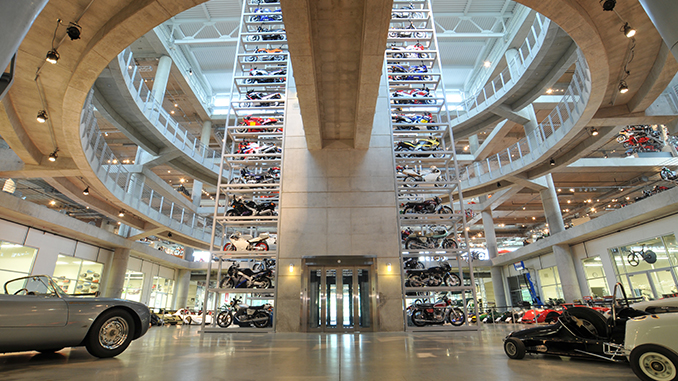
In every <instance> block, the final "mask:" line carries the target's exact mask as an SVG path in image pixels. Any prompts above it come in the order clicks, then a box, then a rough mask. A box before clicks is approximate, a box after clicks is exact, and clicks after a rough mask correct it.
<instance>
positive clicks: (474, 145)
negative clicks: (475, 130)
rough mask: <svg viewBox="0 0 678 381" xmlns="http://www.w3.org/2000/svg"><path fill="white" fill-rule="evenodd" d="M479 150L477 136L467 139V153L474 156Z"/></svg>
mask: <svg viewBox="0 0 678 381" xmlns="http://www.w3.org/2000/svg"><path fill="white" fill-rule="evenodd" d="M478 148H480V143H479V142H478V135H477V134H476V135H471V136H469V137H468V151H469V152H470V153H471V154H473V155H475V154H476V152H477V151H478Z"/></svg>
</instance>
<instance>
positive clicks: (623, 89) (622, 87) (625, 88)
mask: <svg viewBox="0 0 678 381" xmlns="http://www.w3.org/2000/svg"><path fill="white" fill-rule="evenodd" d="M619 92H620V93H622V94H626V93H628V92H629V86H628V85H627V84H626V81H625V80H623V79H622V80H621V81H619Z"/></svg>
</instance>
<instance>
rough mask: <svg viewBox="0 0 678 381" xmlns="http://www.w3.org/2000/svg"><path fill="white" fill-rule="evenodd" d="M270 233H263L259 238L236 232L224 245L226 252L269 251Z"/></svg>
mask: <svg viewBox="0 0 678 381" xmlns="http://www.w3.org/2000/svg"><path fill="white" fill-rule="evenodd" d="M268 238H269V235H268V233H261V234H259V236H258V237H256V238H255V237H252V236H251V235H243V234H242V233H240V232H235V233H233V234H231V236H230V237H228V239H229V241H230V242H228V243H226V244H225V245H224V251H268V243H266V240H268Z"/></svg>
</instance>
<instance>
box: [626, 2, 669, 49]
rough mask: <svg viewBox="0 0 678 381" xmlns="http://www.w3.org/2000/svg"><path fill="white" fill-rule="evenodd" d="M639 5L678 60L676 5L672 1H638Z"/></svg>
mask: <svg viewBox="0 0 678 381" xmlns="http://www.w3.org/2000/svg"><path fill="white" fill-rule="evenodd" d="M640 5H642V6H643V9H644V10H645V13H647V15H648V16H649V17H650V20H652V23H653V24H654V27H655V28H657V31H658V32H659V35H660V36H662V39H663V40H664V42H665V43H666V45H667V46H668V47H669V49H671V54H673V57H675V58H676V60H678V29H676V19H678V4H676V2H675V1H674V0H640ZM631 26H633V25H631ZM640 33H642V31H641V32H640Z"/></svg>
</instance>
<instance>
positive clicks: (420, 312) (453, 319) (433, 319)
mask: <svg viewBox="0 0 678 381" xmlns="http://www.w3.org/2000/svg"><path fill="white" fill-rule="evenodd" d="M407 310H408V315H409V317H410V319H411V320H412V324H414V325H415V326H417V327H424V326H427V325H430V324H437V325H442V324H445V323H450V324H452V325H453V326H455V327H459V326H460V325H462V324H464V320H466V317H465V316H464V311H462V310H461V308H459V307H454V306H453V305H452V301H451V300H450V299H449V298H448V297H447V295H443V296H442V297H441V298H440V299H439V300H438V301H436V302H435V303H423V302H419V301H415V302H414V303H412V304H411V305H410V306H409V307H407Z"/></svg>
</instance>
